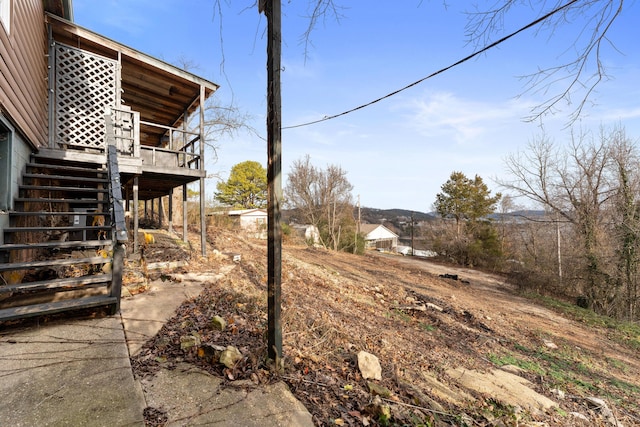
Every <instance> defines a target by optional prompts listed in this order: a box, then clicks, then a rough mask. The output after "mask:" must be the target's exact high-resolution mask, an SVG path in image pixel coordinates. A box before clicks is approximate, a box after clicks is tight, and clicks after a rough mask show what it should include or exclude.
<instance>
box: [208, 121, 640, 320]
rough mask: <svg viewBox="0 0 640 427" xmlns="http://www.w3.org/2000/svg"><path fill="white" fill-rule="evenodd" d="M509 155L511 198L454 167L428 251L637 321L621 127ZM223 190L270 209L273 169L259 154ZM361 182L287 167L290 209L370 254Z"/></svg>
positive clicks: (634, 177) (636, 229)
mask: <svg viewBox="0 0 640 427" xmlns="http://www.w3.org/2000/svg"><path fill="white" fill-rule="evenodd" d="M505 164H506V167H507V170H508V172H509V173H508V177H509V179H505V180H500V181H497V184H499V185H500V187H501V188H502V189H504V191H506V192H508V194H506V195H504V196H503V195H502V194H501V193H496V194H492V193H491V191H490V190H489V187H488V186H487V184H486V183H485V182H484V180H483V179H482V177H480V176H477V175H476V176H475V177H473V178H468V177H467V176H465V175H464V174H463V173H462V172H459V171H454V172H453V173H452V174H451V175H450V177H449V179H448V180H447V181H446V182H445V183H443V185H442V186H441V191H440V192H439V193H438V194H437V196H436V200H435V201H434V202H433V208H434V209H435V211H436V212H437V213H438V214H439V217H440V220H439V221H438V222H435V223H431V224H430V225H429V226H428V227H423V228H422V231H421V233H422V235H421V237H423V238H426V241H427V242H428V245H429V247H428V249H432V250H434V251H435V252H437V253H438V254H439V256H441V257H443V258H445V259H447V260H449V261H452V262H455V263H459V264H462V265H468V266H475V267H482V268H489V269H492V270H495V271H500V272H506V273H508V274H511V275H512V279H513V282H514V283H515V284H517V285H519V286H520V287H522V288H528V289H531V290H534V291H536V292H542V293H552V294H555V295H561V296H565V297H569V298H575V299H576V301H578V302H579V303H580V305H583V306H586V307H589V308H591V309H593V310H595V311H597V312H599V313H602V314H606V315H609V316H613V317H617V318H625V319H630V320H637V319H638V318H640V313H639V311H638V310H639V298H640V284H639V282H640V152H639V151H638V148H637V146H636V144H635V143H634V141H633V140H631V139H630V138H629V137H627V135H626V133H625V131H624V129H622V128H614V129H611V130H606V129H601V130H600V131H599V132H598V133H597V134H592V133H588V132H582V133H575V132H574V133H571V135H570V141H569V143H568V144H558V143H555V142H554V141H552V140H551V139H550V138H549V137H548V136H547V135H541V136H539V137H537V138H536V139H534V140H533V141H531V142H530V143H529V144H528V145H527V146H526V148H525V149H524V150H522V151H519V152H516V153H513V154H511V155H509V156H508V157H507V158H506V159H505ZM217 189H218V191H217V192H216V195H215V197H216V200H217V201H218V202H220V203H222V204H224V205H228V206H235V207H242V208H260V207H264V206H266V171H265V170H264V168H263V167H262V166H261V165H260V164H259V163H258V162H252V161H248V162H243V163H240V164H238V165H236V166H234V168H233V169H232V171H231V174H230V176H229V179H228V180H227V181H226V182H221V183H219V184H218V187H217ZM352 190H353V186H352V185H351V183H350V182H349V180H348V178H347V172H346V171H345V170H344V169H342V168H341V167H340V166H337V165H328V166H327V167H326V168H320V167H317V166H315V165H313V164H312V163H311V159H310V157H309V156H305V157H304V158H302V159H299V160H296V161H295V162H293V164H292V166H291V169H290V171H289V174H288V178H287V182H286V185H285V187H284V197H285V207H286V208H288V209H290V210H291V211H293V212H294V220H296V221H297V222H299V223H303V224H308V225H312V226H314V227H316V228H317V230H318V231H319V241H318V242H316V243H318V244H320V245H322V246H324V247H325V248H328V249H332V250H337V251H340V250H342V251H348V252H362V251H363V248H364V240H363V239H364V237H363V236H362V235H358V233H357V230H358V224H357V219H356V215H355V213H354V209H355V206H354V203H353V197H352ZM517 198H525V199H527V200H529V206H531V205H532V204H533V206H534V208H535V210H537V212H536V214H535V215H531V216H530V217H528V216H527V215H526V214H520V215H513V211H515V210H517V205H516V204H515V202H514V200H516V199H517ZM498 211H499V212H498ZM520 211H524V208H521V209H520ZM541 212H543V214H541Z"/></svg>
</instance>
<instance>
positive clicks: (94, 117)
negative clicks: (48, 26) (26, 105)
mask: <svg viewBox="0 0 640 427" xmlns="http://www.w3.org/2000/svg"><path fill="white" fill-rule="evenodd" d="M55 56H56V58H55V59H56V88H55V91H56V94H55V108H56V118H55V123H56V128H55V140H56V142H57V143H58V144H66V145H73V146H80V147H89V148H100V149H101V148H103V147H104V135H105V125H104V111H105V107H107V106H114V105H117V104H116V101H117V87H118V85H117V70H118V62H117V61H114V60H111V59H108V58H104V57H102V56H98V55H94V54H91V53H89V52H86V51H83V50H80V49H76V48H73V47H70V46H66V45H63V44H56V46H55Z"/></svg>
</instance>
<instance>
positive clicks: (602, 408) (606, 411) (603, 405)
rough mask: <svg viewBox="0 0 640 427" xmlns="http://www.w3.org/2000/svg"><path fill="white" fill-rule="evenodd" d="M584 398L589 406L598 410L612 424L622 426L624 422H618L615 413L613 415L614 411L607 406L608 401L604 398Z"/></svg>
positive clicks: (617, 426)
mask: <svg viewBox="0 0 640 427" xmlns="http://www.w3.org/2000/svg"><path fill="white" fill-rule="evenodd" d="M584 400H585V402H587V406H588V407H589V408H590V409H593V410H595V411H596V412H598V413H599V414H600V416H602V418H604V419H605V421H606V422H607V423H609V424H610V425H612V426H616V427H622V424H621V423H620V422H618V420H617V419H616V417H615V415H613V411H611V409H610V408H609V406H607V402H605V401H604V400H603V399H600V398H599V397H585V398H584Z"/></svg>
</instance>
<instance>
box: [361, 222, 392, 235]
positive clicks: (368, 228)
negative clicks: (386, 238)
mask: <svg viewBox="0 0 640 427" xmlns="http://www.w3.org/2000/svg"><path fill="white" fill-rule="evenodd" d="M378 229H380V231H382V232H384V233H387V234H390V235H393V236H392V237H398V235H397V234H396V233H394V232H393V231H391V230H389V229H388V228H387V227H385V226H384V225H382V224H360V232H361V233H363V234H364V235H365V236H367V235H369V234H371V233H372V232H374V231H376V230H378Z"/></svg>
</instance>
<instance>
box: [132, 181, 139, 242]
mask: <svg viewBox="0 0 640 427" xmlns="http://www.w3.org/2000/svg"><path fill="white" fill-rule="evenodd" d="M138 204H139V203H138V177H137V176H136V177H134V178H133V252H134V253H136V254H137V253H138V252H139V251H140V241H139V239H138V224H139V222H140V220H139V216H140V212H138V211H139V209H138Z"/></svg>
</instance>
